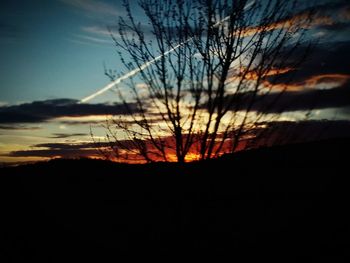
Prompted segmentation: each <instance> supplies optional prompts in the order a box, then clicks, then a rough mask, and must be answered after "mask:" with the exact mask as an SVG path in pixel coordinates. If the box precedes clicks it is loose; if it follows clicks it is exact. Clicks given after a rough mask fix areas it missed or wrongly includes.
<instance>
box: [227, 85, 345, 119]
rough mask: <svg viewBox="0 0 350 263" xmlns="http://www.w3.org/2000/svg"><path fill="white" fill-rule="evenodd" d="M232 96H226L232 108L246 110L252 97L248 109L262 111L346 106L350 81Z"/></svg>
mask: <svg viewBox="0 0 350 263" xmlns="http://www.w3.org/2000/svg"><path fill="white" fill-rule="evenodd" d="M234 96H235V97H233V98H232V97H231V96H228V97H227V100H233V106H232V110H244V111H245V110H247V109H248V108H249V104H250V102H251V100H252V98H255V99H254V103H253V105H252V107H251V108H250V110H251V111H257V112H263V113H281V112H289V111H302V110H311V109H326V108H335V107H336V108H338V107H346V106H350V81H348V82H347V83H345V84H344V85H343V86H341V87H338V88H332V89H323V90H318V89H312V90H310V89H309V90H307V91H286V92H276V93H269V94H265V95H256V96H255V95H254V94H253V93H245V94H240V96H237V95H234ZM254 96H255V97H254Z"/></svg>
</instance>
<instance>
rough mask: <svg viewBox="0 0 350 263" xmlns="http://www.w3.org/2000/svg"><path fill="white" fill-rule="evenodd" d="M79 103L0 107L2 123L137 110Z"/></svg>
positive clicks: (57, 102) (63, 101) (28, 104)
mask: <svg viewBox="0 0 350 263" xmlns="http://www.w3.org/2000/svg"><path fill="white" fill-rule="evenodd" d="M77 102H78V101H77V100H72V99H55V100H46V101H34V102H31V103H25V104H20V105H12V106H3V107H0V123H37V122H44V121H47V120H50V119H53V118H58V117H82V116H91V115H107V114H113V115H120V114H130V113H133V112H134V111H135V108H136V107H135V104H129V105H127V106H128V109H129V110H130V111H129V110H128V109H127V108H126V107H125V105H123V104H114V105H108V104H83V103H82V104H78V103H77Z"/></svg>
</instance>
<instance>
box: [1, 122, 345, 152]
mask: <svg viewBox="0 0 350 263" xmlns="http://www.w3.org/2000/svg"><path fill="white" fill-rule="evenodd" d="M260 124H265V125H266V127H265V128H257V129H256V130H255V131H254V133H255V134H256V135H258V137H257V139H256V141H255V142H256V143H257V145H258V146H263V145H276V144H281V143H292V142H298V141H308V140H309V141H312V140H320V139H327V138H335V137H348V136H349V134H350V121H345V120H334V121H322V120H312V121H300V122H291V121H283V122H268V123H260ZM125 143H128V141H125ZM99 146H100V147H109V146H110V144H109V143H107V142H104V143H100V144H99ZM130 146H131V145H130ZM96 147H97V144H95V143H74V144H73V143H72V144H71V143H42V144H36V145H33V146H32V149H31V150H21V151H12V152H10V153H9V154H6V155H3V156H8V157H46V158H53V157H61V158H78V157H91V156H98V155H99V152H98V150H97V149H96ZM42 148H44V149H42Z"/></svg>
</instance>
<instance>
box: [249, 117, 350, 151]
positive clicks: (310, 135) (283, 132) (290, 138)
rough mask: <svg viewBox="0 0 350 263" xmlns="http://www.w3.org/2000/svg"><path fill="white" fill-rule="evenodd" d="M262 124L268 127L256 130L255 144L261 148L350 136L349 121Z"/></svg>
mask: <svg viewBox="0 0 350 263" xmlns="http://www.w3.org/2000/svg"><path fill="white" fill-rule="evenodd" d="M260 124H265V125H266V126H265V127H264V128H258V129H257V130H255V134H256V135H257V139H256V141H255V142H256V143H257V144H258V145H260V146H262V145H265V146H269V145H280V144H286V143H297V142H305V141H317V140H325V139H331V138H348V137H349V134H350V121H347V120H331V121H330V120H305V121H298V122H293V121H277V122H267V123H260Z"/></svg>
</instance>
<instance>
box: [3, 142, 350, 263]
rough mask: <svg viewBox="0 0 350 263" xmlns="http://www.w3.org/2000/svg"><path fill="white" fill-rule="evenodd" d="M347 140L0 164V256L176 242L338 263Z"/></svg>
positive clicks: (88, 254)
mask: <svg viewBox="0 0 350 263" xmlns="http://www.w3.org/2000/svg"><path fill="white" fill-rule="evenodd" d="M348 149H350V139H347V138H343V139H333V140H328V141H319V142H312V143H304V144H294V145H285V146H278V147H271V148H261V149H256V150H252V151H246V152H240V153H236V154H232V155H225V156H223V157H221V158H219V159H217V160H211V161H204V162H194V163H188V164H185V165H179V164H175V163H154V164H146V165H128V164H116V163H112V162H107V161H101V160H88V159H80V160H60V159H57V160H52V161H49V162H41V163H37V164H29V165H23V166H17V167H8V168H2V169H0V172H1V176H0V192H1V196H0V197H1V209H2V216H1V217H2V223H1V225H0V227H1V232H0V234H1V235H0V236H1V238H2V239H3V240H1V241H4V244H5V245H4V246H2V248H1V249H2V250H3V251H2V253H0V255H2V257H3V258H4V260H5V261H4V260H2V262H7V261H9V260H12V261H13V262H15V261H17V262H25V261H26V260H35V261H38V260H43V261H45V262H51V261H53V260H58V261H59V260H64V259H66V258H67V257H68V255H73V257H75V258H76V259H79V260H80V261H81V260H83V259H92V258H95V259H96V260H99V262H104V261H103V260H102V258H103V257H107V256H111V257H114V258H116V257H118V256H119V255H121V254H127V253H139V254H145V253H147V254H148V253H150V254H157V253H163V252H164V253H165V252H168V253H170V252H171V253H181V252H185V251H187V252H192V253H193V252H194V253H199V252H200V253H214V254H218V253H224V252H229V253H231V254H232V253H234V254H242V253H243V254H244V253H246V254H250V253H252V251H254V253H260V254H259V255H263V254H265V255H276V253H282V254H283V255H284V257H285V258H290V257H291V256H298V255H299V256H301V255H305V254H307V255H309V256H315V257H320V256H322V257H330V258H332V260H333V259H336V260H337V262H339V260H343V258H344V256H345V253H346V249H347V248H348V246H347V244H348V242H347V241H346V240H347V239H348V234H349V222H350V218H349V216H348V211H347V207H348V203H349V190H348V188H349V187H348V183H347V181H348V180H347V179H348V178H347V177H348V176H349V175H348V172H347V170H348V168H347V167H348V157H347V156H348V154H347V151H348ZM0 259H1V258H0ZM6 260H7V261H6Z"/></svg>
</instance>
